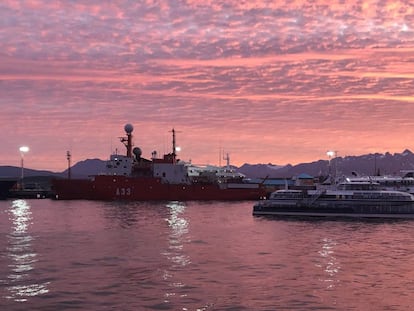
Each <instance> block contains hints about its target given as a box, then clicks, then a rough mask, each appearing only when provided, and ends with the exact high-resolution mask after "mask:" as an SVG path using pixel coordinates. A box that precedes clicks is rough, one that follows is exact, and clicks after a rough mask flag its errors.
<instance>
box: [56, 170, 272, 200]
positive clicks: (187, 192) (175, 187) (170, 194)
mask: <svg viewBox="0 0 414 311" xmlns="http://www.w3.org/2000/svg"><path fill="white" fill-rule="evenodd" d="M53 190H54V193H55V197H56V199H59V200H76V199H85V200H105V201H113V200H126V201H174V200H177V201H190V200H223V201H231V200H232V201H236V200H258V199H260V198H261V197H263V196H265V195H266V192H265V190H264V188H262V187H261V186H260V185H258V184H240V185H237V184H222V185H220V184H189V185H187V184H167V183H162V182H161V179H160V178H154V177H140V178H133V177H124V176H110V175H100V176H95V177H94V178H93V179H90V180H83V179H56V180H54V181H53Z"/></svg>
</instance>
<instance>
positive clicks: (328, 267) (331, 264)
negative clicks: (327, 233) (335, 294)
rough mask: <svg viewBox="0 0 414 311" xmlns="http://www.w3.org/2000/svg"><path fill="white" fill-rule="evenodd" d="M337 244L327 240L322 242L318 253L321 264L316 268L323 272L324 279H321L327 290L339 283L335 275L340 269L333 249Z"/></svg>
mask: <svg viewBox="0 0 414 311" xmlns="http://www.w3.org/2000/svg"><path fill="white" fill-rule="evenodd" d="M336 245H337V243H336V242H335V241H334V240H332V239H329V238H324V239H323V240H322V249H321V250H320V251H319V252H318V253H319V255H320V256H321V259H322V260H321V262H320V263H317V264H316V266H318V267H320V268H322V269H323V271H324V275H325V276H324V277H323V278H322V279H321V281H322V282H324V283H325V284H326V288H327V289H331V288H334V287H335V285H336V284H337V283H338V282H339V279H338V278H337V274H338V272H339V270H340V268H341V266H340V263H339V261H338V260H337V258H336V257H335V251H334V250H335V247H336Z"/></svg>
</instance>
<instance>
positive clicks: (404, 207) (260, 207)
mask: <svg viewBox="0 0 414 311" xmlns="http://www.w3.org/2000/svg"><path fill="white" fill-rule="evenodd" d="M253 215H255V216H294V217H341V218H342V217H351V218H414V203H407V202H387V203H385V202H375V201H372V202H363V201H361V202H358V201H350V202H340V201H337V202H335V201H327V202H323V201H322V202H317V203H316V204H308V205H307V204H286V203H277V204H266V203H264V202H259V203H257V204H255V205H254V207H253Z"/></svg>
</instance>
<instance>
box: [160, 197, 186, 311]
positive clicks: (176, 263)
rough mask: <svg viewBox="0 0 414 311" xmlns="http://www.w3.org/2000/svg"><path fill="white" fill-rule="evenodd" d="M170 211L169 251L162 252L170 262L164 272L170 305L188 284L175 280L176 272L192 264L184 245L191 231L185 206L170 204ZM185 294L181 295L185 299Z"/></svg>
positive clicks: (166, 296)
mask: <svg viewBox="0 0 414 311" xmlns="http://www.w3.org/2000/svg"><path fill="white" fill-rule="evenodd" d="M166 207H167V208H168V209H169V217H168V218H167V219H166V221H167V223H168V226H169V228H170V230H171V231H170V234H169V237H168V250H166V251H164V252H162V255H164V256H165V257H166V258H167V259H168V260H169V261H170V262H171V266H170V269H169V270H164V274H163V279H164V280H165V281H168V282H169V286H170V290H169V291H168V292H166V293H165V295H164V297H165V299H164V302H165V303H168V302H169V299H170V298H171V297H175V296H176V295H177V293H176V289H177V288H182V287H184V286H185V285H186V284H185V283H184V282H183V281H178V280H175V279H176V276H175V275H174V270H175V269H176V268H183V267H185V266H187V265H189V264H190V263H191V259H190V257H189V256H188V255H186V254H185V253H184V245H183V243H185V242H186V234H187V233H188V231H189V229H188V226H189V222H188V220H187V219H185V218H184V212H185V208H186V206H185V204H184V203H182V202H170V203H168V204H167V206H166ZM184 296H185V294H181V297H184Z"/></svg>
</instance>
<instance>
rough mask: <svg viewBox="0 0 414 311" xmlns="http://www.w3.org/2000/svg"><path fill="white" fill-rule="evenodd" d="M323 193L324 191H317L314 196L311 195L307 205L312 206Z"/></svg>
mask: <svg viewBox="0 0 414 311" xmlns="http://www.w3.org/2000/svg"><path fill="white" fill-rule="evenodd" d="M325 192H326V190H325V189H320V190H317V191H316V192H315V193H314V194H312V196H311V197H310V198H309V205H313V204H314V203H315V202H316V201H317V200H318V199H319V198H320V197H321V195H323V194H324V193H325Z"/></svg>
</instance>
